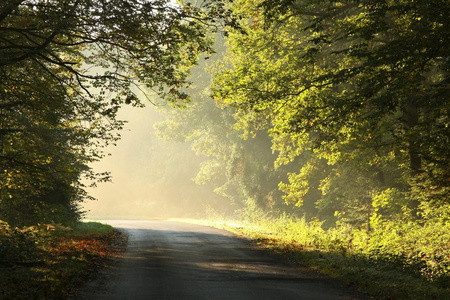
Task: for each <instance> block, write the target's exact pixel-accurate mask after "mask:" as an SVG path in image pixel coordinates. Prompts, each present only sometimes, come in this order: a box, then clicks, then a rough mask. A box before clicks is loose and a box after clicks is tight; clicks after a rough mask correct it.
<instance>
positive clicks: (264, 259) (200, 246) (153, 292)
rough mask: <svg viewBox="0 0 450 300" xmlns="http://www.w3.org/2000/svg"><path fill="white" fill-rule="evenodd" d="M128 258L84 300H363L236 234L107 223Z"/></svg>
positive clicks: (85, 292)
mask: <svg viewBox="0 0 450 300" xmlns="http://www.w3.org/2000/svg"><path fill="white" fill-rule="evenodd" d="M106 222H107V223H109V224H111V225H113V226H114V227H117V228H120V229H123V230H125V231H126V232H127V233H128V234H129V241H128V247H127V251H126V253H125V256H124V257H123V258H122V259H120V261H119V262H118V263H117V264H116V266H115V267H114V268H112V269H111V270H109V271H108V273H107V275H105V274H104V276H103V278H102V279H99V280H97V281H94V282H91V283H89V284H88V285H87V286H86V287H84V289H82V290H81V291H80V295H79V297H78V298H81V299H157V300H160V299H170V300H172V299H185V300H187V299H194V300H201V299H208V300H216V299H217V300H219V299H230V300H244V299H245V300H248V299H255V300H264V299H270V300H276V299H282V300H289V299H296V300H299V299H305V300H306V299H307V300H314V299H320V300H327V299H362V298H357V297H356V296H355V294H354V293H352V292H350V291H346V290H343V289H342V288H340V287H339V286H338V285H336V284H333V282H332V281H330V280H328V279H324V278H322V277H320V276H317V275H314V273H313V272H308V271H306V270H304V269H302V268H300V267H298V266H296V265H294V264H290V263H288V262H287V261H285V260H283V259H282V258H280V257H278V256H277V255H273V254H270V253H269V252H268V251H267V250H264V249H260V248H258V247H255V246H254V245H253V244H252V243H251V242H249V241H247V240H245V239H241V238H238V237H236V236H235V235H234V234H232V233H230V232H227V231H224V230H219V229H214V228H210V227H205V226H199V225H193V224H186V223H179V222H168V221H106Z"/></svg>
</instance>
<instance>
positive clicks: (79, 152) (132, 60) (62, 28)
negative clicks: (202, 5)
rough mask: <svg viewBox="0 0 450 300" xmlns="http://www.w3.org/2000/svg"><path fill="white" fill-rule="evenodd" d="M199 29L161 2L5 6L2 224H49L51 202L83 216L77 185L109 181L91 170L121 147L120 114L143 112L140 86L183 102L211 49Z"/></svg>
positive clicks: (0, 39) (181, 9)
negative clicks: (195, 69)
mask: <svg viewBox="0 0 450 300" xmlns="http://www.w3.org/2000/svg"><path fill="white" fill-rule="evenodd" d="M202 20H203V21H206V18H204V17H203V16H202V15H201V14H200V12H199V11H198V10H196V9H194V8H192V7H189V6H179V5H174V4H171V3H170V1H163V0H160V1H159V0H156V1H144V0H128V1H125V0H102V1H97V0H96V1H92V0H62V1H59V0H58V1H56V0H7V1H3V2H2V3H1V4H0V95H1V99H0V116H1V120H0V126H1V127H0V141H1V144H0V165H1V170H0V213H1V216H2V218H3V219H5V220H7V221H10V222H13V223H17V224H20V223H24V222H28V221H26V220H28V219H29V212H31V211H33V209H34V208H36V209H38V210H41V209H42V211H46V212H48V213H49V215H50V217H49V218H47V220H51V219H52V217H51V213H50V212H51V211H52V209H50V208H49V207H48V206H49V205H50V203H51V202H52V201H53V202H56V203H58V205H62V206H64V207H65V208H66V209H67V210H68V211H69V212H72V215H73V216H74V217H75V218H76V217H77V216H79V211H77V210H76V208H75V207H76V206H77V205H76V203H79V201H81V200H82V199H83V197H85V196H86V195H85V194H84V191H83V186H82V185H81V181H80V179H81V176H82V175H83V174H84V175H87V176H89V177H91V178H93V179H100V180H102V179H107V174H106V173H103V174H94V173H92V171H91V170H90V168H89V166H88V164H89V163H90V162H92V161H95V160H98V159H100V158H101V157H102V156H103V154H102V152H101V148H102V147H104V146H105V145H107V144H108V143H113V142H114V141H115V140H116V139H117V138H119V135H117V134H116V133H115V132H116V130H118V129H120V128H121V127H122V125H123V122H121V121H120V120H117V119H116V113H117V111H118V109H119V108H120V106H121V105H124V104H132V105H140V102H139V100H138V98H137V97H136V94H135V93H136V91H138V90H139V89H141V85H145V86H147V87H149V88H152V89H153V90H154V91H155V92H156V93H157V94H158V95H159V96H160V97H163V98H165V99H167V100H168V101H170V102H171V103H174V105H180V104H181V103H183V102H186V101H187V96H186V94H185V93H183V92H181V90H180V88H181V87H183V86H185V84H186V76H187V74H188V68H189V67H190V66H191V65H192V64H194V63H195V61H196V59H197V56H198V54H199V53H201V52H204V51H208V49H209V46H210V42H209V39H208V38H207V37H206V36H205V34H204V33H203V31H204V26H206V25H205V23H202V22H201V21H202ZM56 195H59V196H56ZM52 199H53V200H52ZM54 199H59V200H54ZM33 207H34V208H33ZM55 218H56V217H55ZM30 222H33V221H30Z"/></svg>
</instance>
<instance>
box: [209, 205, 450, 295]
mask: <svg viewBox="0 0 450 300" xmlns="http://www.w3.org/2000/svg"><path fill="white" fill-rule="evenodd" d="M244 217H245V218H244V219H242V220H226V219H225V220H220V222H218V223H215V222H216V220H210V221H209V222H208V224H210V225H213V226H219V227H221V228H226V229H229V230H231V231H234V232H236V233H239V234H244V235H246V236H248V237H250V238H252V239H253V240H254V241H256V242H258V243H259V244H261V245H264V246H266V247H268V248H270V249H272V250H274V251H277V252H279V253H282V254H284V255H289V257H290V258H291V259H295V260H297V261H298V262H299V263H301V264H303V265H307V266H309V267H312V268H315V269H318V270H320V271H322V272H325V273H327V274H329V275H332V276H333V277H336V278H339V279H340V280H342V281H343V282H346V283H348V284H349V285H352V286H354V287H355V288H357V289H358V290H360V291H363V292H366V293H369V294H371V295H373V296H376V297H379V298H385V297H391V298H394V299H406V298H407V299H424V298H427V299H446V298H447V297H448V292H449V289H448V287H449V281H450V259H449V257H450V256H449V253H450V248H449V245H448V241H449V238H450V236H449V232H450V231H449V229H450V228H449V224H448V222H447V223H446V224H444V225H443V224H442V223H434V224H431V223H430V224H428V225H426V226H422V225H419V224H417V223H414V222H408V223H401V222H398V221H397V220H395V221H391V220H389V221H383V222H382V224H378V226H377V227H376V228H374V229H373V231H372V233H370V234H368V233H367V232H366V231H365V230H359V229H356V228H354V227H352V226H350V225H348V224H344V223H342V224H340V225H339V226H336V227H333V228H329V229H323V222H320V221H318V220H313V221H311V222H307V221H306V220H305V219H304V218H301V219H300V218H296V217H289V216H288V215H286V214H284V215H281V216H278V217H277V216H273V217H269V216H268V215H267V214H260V212H258V211H257V210H255V211H254V212H253V213H252V214H250V215H246V216H244Z"/></svg>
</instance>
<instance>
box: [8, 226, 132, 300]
mask: <svg viewBox="0 0 450 300" xmlns="http://www.w3.org/2000/svg"><path fill="white" fill-rule="evenodd" d="M126 244H127V236H126V235H125V234H124V233H122V232H120V231H117V230H115V229H113V228H112V227H111V226H109V225H104V224H100V223H96V222H88V223H81V224H79V225H77V226H75V228H67V227H62V226H52V225H45V226H40V227H37V226H33V227H28V228H23V229H17V228H10V227H9V226H8V225H7V224H5V223H1V222H0V254H1V255H0V272H1V274H2V276H0V295H2V297H1V298H2V299H5V300H6V299H68V298H70V297H71V296H72V295H73V294H76V289H77V287H78V286H79V285H80V284H81V283H83V282H86V281H89V280H92V279H93V278H94V277H95V274H96V273H97V272H96V271H97V270H99V269H102V268H105V267H107V266H108V265H109V264H110V263H111V262H112V261H113V260H114V258H116V257H118V256H120V255H121V254H122V253H123V252H124V251H125V249H126Z"/></svg>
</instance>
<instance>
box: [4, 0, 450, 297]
mask: <svg viewBox="0 0 450 300" xmlns="http://www.w3.org/2000/svg"><path fill="white" fill-rule="evenodd" d="M449 15H450V1H448V0H428V1H407V0H347V1H345V0H344V1H335V0H279V1H276V0H234V1H232V0H226V1H217V0H211V1H187V2H185V3H184V4H181V3H180V4H178V5H176V4H174V3H172V2H170V1H164V0H154V1H144V0H129V1H125V0H102V1H94V0H80V1H74V0H63V1H54V0H7V1H3V2H2V3H1V4H0V54H1V55H0V95H1V96H0V117H1V119H0V139H1V142H0V167H1V168H0V220H2V221H4V222H5V224H9V225H11V226H30V225H34V224H37V223H40V224H45V223H54V224H55V223H58V224H70V223H71V222H76V221H77V220H79V219H80V218H82V216H83V212H82V210H81V209H80V206H81V204H82V203H83V202H84V201H89V200H90V199H91V196H90V195H89V194H88V193H87V191H86V189H87V186H86V183H85V182H86V181H85V180H86V178H87V179H89V180H91V182H92V183H91V184H92V185H95V184H96V182H102V181H107V180H109V173H108V172H107V170H106V171H105V172H94V170H93V169H92V168H91V167H90V164H91V163H93V162H95V161H98V160H100V159H102V157H104V156H105V155H106V154H105V153H104V151H103V150H102V149H103V148H104V147H106V146H107V145H109V144H114V143H115V142H117V141H118V140H119V139H120V129H121V128H122V127H123V126H124V122H123V121H121V120H119V119H118V118H117V113H118V111H119V110H120V109H121V108H122V107H123V106H126V105H134V106H142V105H143V104H144V103H147V105H149V103H150V105H152V104H155V103H157V102H161V101H162V102H164V103H168V104H169V105H163V106H158V110H159V111H160V112H162V113H163V115H164V116H165V117H164V118H165V119H164V120H162V121H160V122H158V123H157V124H156V125H155V130H156V133H157V135H158V136H159V138H161V139H163V140H170V141H176V142H177V143H183V144H184V145H188V146H189V147H190V148H191V149H192V151H193V152H195V153H196V155H197V156H198V157H201V159H199V160H198V162H197V161H196V163H198V171H197V175H196V176H195V178H194V181H195V183H197V184H199V185H204V186H205V188H206V189H209V190H210V191H214V192H215V193H216V194H217V195H219V196H221V198H220V199H221V201H223V202H224V203H226V204H227V205H228V206H229V207H232V210H231V211H230V209H229V208H228V209H227V211H226V212H225V211H221V210H220V209H219V208H217V207H216V206H215V204H216V203H217V201H218V200H217V199H219V198H214V199H212V200H211V206H210V207H209V208H208V210H209V214H210V215H215V216H216V217H217V216H220V217H221V218H225V219H226V218H239V219H240V220H245V221H246V222H249V223H251V224H253V225H255V224H257V225H258V226H263V225H262V224H263V223H265V224H267V223H270V224H271V226H272V229H273V230H275V231H278V232H282V233H283V235H285V236H289V238H291V240H292V241H294V240H295V241H296V242H295V243H297V244H296V245H297V246H296V247H298V245H301V247H302V248H305V249H306V248H311V249H312V251H325V250H326V251H328V252H331V253H337V254H339V255H342V256H343V257H346V256H347V257H350V256H352V257H365V258H367V259H368V260H370V262H371V263H372V264H373V263H374V262H391V263H392V265H395V266H396V268H399V269H402V270H405V269H407V270H410V271H411V272H412V273H413V274H415V276H418V277H420V278H424V280H426V282H428V283H430V284H431V283H433V284H436V285H437V286H439V287H441V288H442V287H445V286H447V287H448V283H449V280H450V279H449V278H450V199H449V192H450V147H449V145H450V127H449V118H450V88H449V85H450V77H449V72H450V51H449V49H450V24H449V23H450V18H449V17H448V16H449ZM142 95H144V96H142ZM171 153H172V155H174V156H177V155H180V157H182V155H183V154H182V153H179V154H177V153H176V152H171ZM193 197H195V196H193ZM206 202H207V201H206ZM255 226H256V225H255ZM273 226H275V227H276V228H275V227H273ZM277 226H278V227H277ZM274 228H275V229H274ZM289 228H291V229H289ZM289 230H290V231H289Z"/></svg>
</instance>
